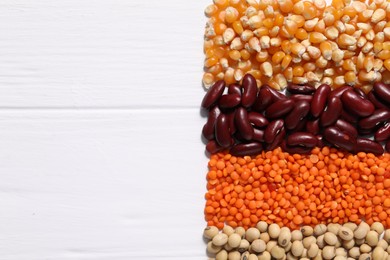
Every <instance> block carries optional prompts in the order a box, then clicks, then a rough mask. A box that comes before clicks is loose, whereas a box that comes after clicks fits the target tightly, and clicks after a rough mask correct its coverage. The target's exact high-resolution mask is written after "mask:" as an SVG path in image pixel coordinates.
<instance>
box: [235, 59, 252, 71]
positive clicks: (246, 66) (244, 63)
mask: <svg viewBox="0 0 390 260" xmlns="http://www.w3.org/2000/svg"><path fill="white" fill-rule="evenodd" d="M251 67H252V63H251V61H250V60H240V61H239V62H238V65H237V68H239V69H240V70H242V71H244V72H247V71H248V70H250V69H251Z"/></svg>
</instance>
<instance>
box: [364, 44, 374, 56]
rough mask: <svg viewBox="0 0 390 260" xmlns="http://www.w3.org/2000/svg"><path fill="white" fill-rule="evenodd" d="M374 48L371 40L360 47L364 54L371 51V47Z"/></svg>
mask: <svg viewBox="0 0 390 260" xmlns="http://www.w3.org/2000/svg"><path fill="white" fill-rule="evenodd" d="M373 48H374V44H372V42H367V43H366V44H365V45H364V46H363V48H362V52H363V53H364V54H366V53H369V52H370V51H372V49H373Z"/></svg>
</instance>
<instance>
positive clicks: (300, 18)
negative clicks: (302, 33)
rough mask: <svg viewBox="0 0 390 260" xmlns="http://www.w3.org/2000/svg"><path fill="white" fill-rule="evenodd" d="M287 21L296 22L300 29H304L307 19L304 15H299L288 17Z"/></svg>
mask: <svg viewBox="0 0 390 260" xmlns="http://www.w3.org/2000/svg"><path fill="white" fill-rule="evenodd" d="M287 19H290V20H291V21H294V22H295V23H296V24H297V27H298V28H300V27H302V26H303V25H304V24H305V22H306V20H305V18H304V17H303V16H302V15H297V14H292V15H290V16H288V18H287Z"/></svg>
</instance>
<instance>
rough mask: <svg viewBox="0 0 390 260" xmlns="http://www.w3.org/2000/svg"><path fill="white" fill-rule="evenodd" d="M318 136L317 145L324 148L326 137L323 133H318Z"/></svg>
mask: <svg viewBox="0 0 390 260" xmlns="http://www.w3.org/2000/svg"><path fill="white" fill-rule="evenodd" d="M316 138H317V145H316V146H317V147H319V148H322V147H324V146H325V143H324V137H323V136H322V135H316Z"/></svg>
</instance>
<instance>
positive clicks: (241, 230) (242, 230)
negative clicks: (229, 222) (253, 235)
mask: <svg viewBox="0 0 390 260" xmlns="http://www.w3.org/2000/svg"><path fill="white" fill-rule="evenodd" d="M234 232H235V233H236V234H239V235H240V236H241V238H244V236H245V228H243V227H236V229H235V230H234Z"/></svg>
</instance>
